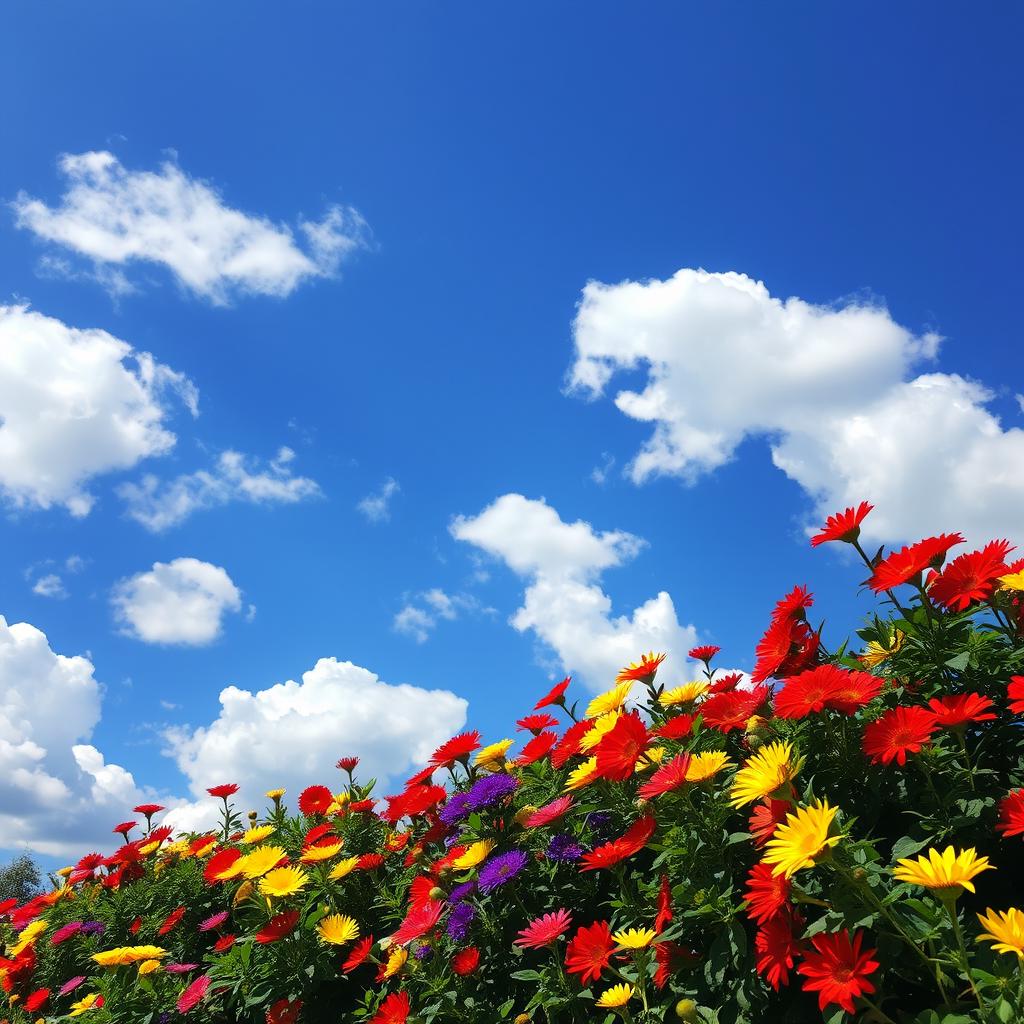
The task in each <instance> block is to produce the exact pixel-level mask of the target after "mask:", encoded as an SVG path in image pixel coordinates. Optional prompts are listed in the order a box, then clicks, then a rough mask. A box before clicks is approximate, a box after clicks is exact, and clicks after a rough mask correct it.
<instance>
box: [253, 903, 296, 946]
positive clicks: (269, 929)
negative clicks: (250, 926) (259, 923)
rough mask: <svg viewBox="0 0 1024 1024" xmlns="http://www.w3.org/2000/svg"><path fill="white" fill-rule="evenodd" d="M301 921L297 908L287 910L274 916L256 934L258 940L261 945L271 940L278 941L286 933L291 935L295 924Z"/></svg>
mask: <svg viewBox="0 0 1024 1024" xmlns="http://www.w3.org/2000/svg"><path fill="white" fill-rule="evenodd" d="M298 923H299V912H298V911H297V910H286V911H284V912H283V913H281V914H277V915H275V916H274V917H272V918H271V919H270V920H269V921H268V922H267V923H266V924H265V925H264V926H263V927H262V928H261V929H260V930H259V931H258V932H257V933H256V935H255V938H256V941H257V942H259V943H260V944H261V945H266V944H267V943H270V942H277V941H279V940H280V939H283V938H284V937H285V936H286V935H291V933H292V932H293V931H294V930H295V926H296V925H297V924H298Z"/></svg>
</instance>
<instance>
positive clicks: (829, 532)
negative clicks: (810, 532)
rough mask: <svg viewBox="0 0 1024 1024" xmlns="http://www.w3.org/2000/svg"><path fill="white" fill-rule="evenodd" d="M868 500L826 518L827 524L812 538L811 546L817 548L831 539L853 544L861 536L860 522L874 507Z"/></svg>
mask: <svg viewBox="0 0 1024 1024" xmlns="http://www.w3.org/2000/svg"><path fill="white" fill-rule="evenodd" d="M874 507H875V506H874V505H869V504H868V503H867V502H866V501H862V502H861V503H860V504H859V505H858V506H857V507H856V508H854V507H853V506H851V507H850V508H848V509H847V510H846V511H845V512H837V513H836V514H835V515H834V516H829V517H828V519H826V520H825V525H824V526H823V527H822V528H821V532H820V533H816V534H815V535H814V536H813V537H812V538H811V547H812V548H816V547H818V545H819V544H826V543H827V542H828V541H830V540H841V541H844V542H845V543H847V544H852V543H853V542H854V541H855V540H856V539H857V538H858V537H859V536H860V524H861V523H862V522H864V519H865V517H866V516H867V514H868V513H869V512H870V511H871V510H872V509H873V508H874Z"/></svg>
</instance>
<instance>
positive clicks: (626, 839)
mask: <svg viewBox="0 0 1024 1024" xmlns="http://www.w3.org/2000/svg"><path fill="white" fill-rule="evenodd" d="M656 828H657V822H656V821H655V820H654V816H653V815H650V814H648V815H645V816H644V817H643V818H639V819H637V820H636V821H635V822H633V824H632V825H630V826H629V828H628V829H627V830H626V831H625V832H624V833H623V834H622V835H621V836H620V837H619V838H618V839H615V840H613V841H612V842H610V843H604V844H603V845H602V846H597V847H595V848H594V849H593V850H591V851H590V853H585V854H584V855H583V862H582V863H583V866H582V867H581V868H580V870H581V871H597V870H599V869H601V868H610V867H612V866H614V865H615V864H619V863H620V862H622V861H624V860H626V859H627V858H629V857H632V856H633V855H634V854H637V853H639V852H640V851H641V850H642V849H643V848H644V847H645V846H646V845H647V844H648V843H649V842H650V841H651V836H653V835H654V830H655V829H656Z"/></svg>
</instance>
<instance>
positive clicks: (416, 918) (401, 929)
mask: <svg viewBox="0 0 1024 1024" xmlns="http://www.w3.org/2000/svg"><path fill="white" fill-rule="evenodd" d="M442 913H444V904H443V903H442V902H441V901H440V900H431V899H427V900H424V901H423V902H422V903H420V904H419V905H418V906H415V907H413V908H412V909H411V910H410V911H409V912H408V913H407V914H406V915H405V920H403V921H402V923H401V924H400V925H399V926H398V930H397V931H396V932H395V933H394V934H393V935H392V936H391V942H392V943H393V944H394V945H396V946H404V945H405V944H406V943H407V942H412V940H413V939H418V938H419V937H420V936H421V935H426V933H427V932H429V931H430V930H431V928H433V927H434V926H435V925H436V924H437V922H438V921H440V920H441V914H442Z"/></svg>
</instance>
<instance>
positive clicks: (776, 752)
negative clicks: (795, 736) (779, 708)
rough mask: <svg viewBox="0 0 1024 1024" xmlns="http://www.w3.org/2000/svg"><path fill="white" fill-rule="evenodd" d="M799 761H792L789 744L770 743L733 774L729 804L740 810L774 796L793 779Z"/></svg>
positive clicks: (791, 749)
mask: <svg viewBox="0 0 1024 1024" xmlns="http://www.w3.org/2000/svg"><path fill="white" fill-rule="evenodd" d="M800 765H801V760H800V759H797V761H795V762H794V761H793V744H792V743H781V742H779V743H769V744H768V745H767V746H766V747H762V748H761V749H760V750H759V751H758V752H757V753H756V754H754V756H753V757H750V758H748V759H747V762H746V764H744V765H743V767H742V768H741V769H740V770H739V771H738V772H737V773H736V777H735V778H734V779H733V782H732V795H731V797H730V800H729V803H731V804H732V806H733V807H742V806H743V805H744V804H749V803H753V801H755V800H761V799H762V798H763V797H766V796H769V795H770V794H772V793H774V792H775V791H776V790H777V789H778V788H779V787H780V786H782V785H783V784H785V783H787V782H789V780H790V779H793V778H795V777H796V773H797V772H798V771H799V770H800Z"/></svg>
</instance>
